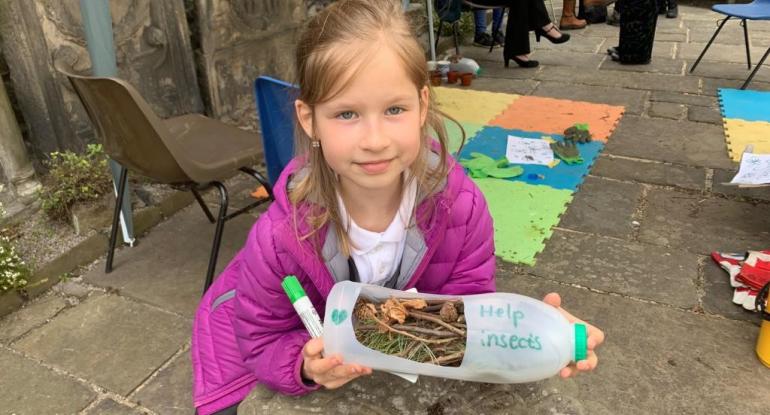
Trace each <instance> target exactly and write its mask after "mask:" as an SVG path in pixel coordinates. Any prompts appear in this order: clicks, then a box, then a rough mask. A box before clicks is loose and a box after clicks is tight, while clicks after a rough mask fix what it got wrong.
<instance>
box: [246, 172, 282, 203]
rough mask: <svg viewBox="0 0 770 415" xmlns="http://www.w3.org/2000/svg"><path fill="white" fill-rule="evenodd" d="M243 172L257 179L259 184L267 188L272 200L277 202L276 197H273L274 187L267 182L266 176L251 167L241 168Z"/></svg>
mask: <svg viewBox="0 0 770 415" xmlns="http://www.w3.org/2000/svg"><path fill="white" fill-rule="evenodd" d="M241 171H242V172H244V173H246V174H248V175H249V176H251V177H253V178H255V179H256V180H257V181H258V182H259V184H261V185H262V186H264V187H265V190H267V194H268V195H269V196H270V200H275V196H273V186H271V185H270V182H269V181H268V180H267V178H265V176H263V175H262V173H260V172H258V171H256V170H254V169H252V168H251V167H241Z"/></svg>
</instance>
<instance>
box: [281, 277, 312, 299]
mask: <svg viewBox="0 0 770 415" xmlns="http://www.w3.org/2000/svg"><path fill="white" fill-rule="evenodd" d="M281 287H283V290H284V291H286V295H288V296H289V300H291V303H292V304H294V302H295V301H297V300H299V299H300V298H302V297H305V296H307V294H305V290H303V289H302V285H301V284H300V283H299V280H298V279H297V277H295V276H294V275H287V276H286V278H284V279H283V282H281Z"/></svg>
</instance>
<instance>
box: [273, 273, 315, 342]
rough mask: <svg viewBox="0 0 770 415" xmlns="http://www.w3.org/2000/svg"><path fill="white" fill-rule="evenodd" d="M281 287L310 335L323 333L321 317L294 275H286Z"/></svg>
mask: <svg viewBox="0 0 770 415" xmlns="http://www.w3.org/2000/svg"><path fill="white" fill-rule="evenodd" d="M281 287H283V290H284V291H285V292H286V295H288V296H289V300H291V305H293V306H294V310H295V311H296V312H297V314H299V318H300V319H301V320H302V324H304V325H305V329H307V331H308V333H310V337H313V338H316V337H321V334H323V326H322V325H321V318H320V317H318V312H317V311H316V310H315V307H313V303H311V302H310V299H309V298H307V294H305V290H303V289H302V285H301V284H300V283H299V280H297V277H295V276H294V275H287V276H286V277H285V278H284V279H283V282H281Z"/></svg>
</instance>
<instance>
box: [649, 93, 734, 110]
mask: <svg viewBox="0 0 770 415" xmlns="http://www.w3.org/2000/svg"><path fill="white" fill-rule="evenodd" d="M650 101H663V102H675V103H678V104H685V105H687V106H701V107H716V106H718V105H719V102H718V101H717V99H716V98H714V97H704V96H701V95H687V94H680V93H676V92H669V91H652V92H651V93H650Z"/></svg>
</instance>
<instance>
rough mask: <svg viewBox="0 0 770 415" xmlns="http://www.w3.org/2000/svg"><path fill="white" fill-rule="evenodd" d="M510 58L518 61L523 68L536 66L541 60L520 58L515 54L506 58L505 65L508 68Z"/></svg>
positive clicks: (517, 63)
mask: <svg viewBox="0 0 770 415" xmlns="http://www.w3.org/2000/svg"><path fill="white" fill-rule="evenodd" d="M509 59H513V61H514V62H516V65H519V66H520V67H522V68H536V67H537V66H538V65H540V62H538V61H533V60H524V59H519V58H517V57H515V56H514V57H512V58H505V67H506V68H507V67H508V60H509Z"/></svg>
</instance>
